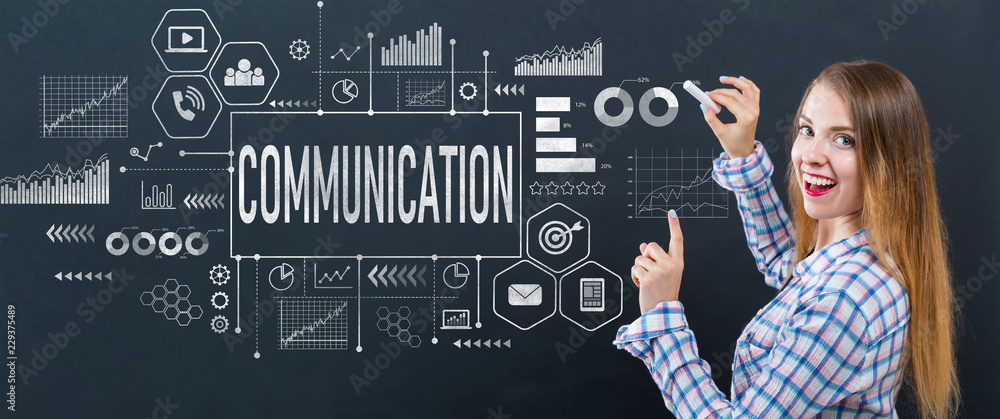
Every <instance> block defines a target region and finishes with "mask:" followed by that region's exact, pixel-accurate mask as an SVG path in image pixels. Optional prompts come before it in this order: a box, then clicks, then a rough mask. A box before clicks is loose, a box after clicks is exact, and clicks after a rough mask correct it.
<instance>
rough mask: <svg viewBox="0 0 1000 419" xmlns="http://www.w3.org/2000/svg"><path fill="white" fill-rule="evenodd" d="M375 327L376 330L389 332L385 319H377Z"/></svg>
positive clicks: (387, 322)
mask: <svg viewBox="0 0 1000 419" xmlns="http://www.w3.org/2000/svg"><path fill="white" fill-rule="evenodd" d="M376 326H378V330H381V331H383V332H384V331H386V330H389V321H388V320H386V319H378V324H376Z"/></svg>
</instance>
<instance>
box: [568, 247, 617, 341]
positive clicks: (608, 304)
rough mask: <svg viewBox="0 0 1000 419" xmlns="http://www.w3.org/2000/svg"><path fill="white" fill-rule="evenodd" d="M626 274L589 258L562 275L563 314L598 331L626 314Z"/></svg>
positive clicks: (583, 326) (590, 329)
mask: <svg viewBox="0 0 1000 419" xmlns="http://www.w3.org/2000/svg"><path fill="white" fill-rule="evenodd" d="M624 285H625V284H624V282H623V281H622V277H620V276H618V275H617V274H615V273H614V272H612V271H611V270H610V269H608V268H605V267H604V266H603V265H601V264H599V263H597V262H594V261H589V262H586V263H584V264H582V265H580V266H578V267H576V268H574V269H573V270H572V271H569V272H567V273H566V274H565V275H563V276H562V278H559V314H561V315H562V316H563V317H565V318H566V319H568V320H569V321H571V322H573V324H575V325H577V326H580V327H581V328H583V329H584V330H587V331H591V332H593V331H595V330H597V329H599V328H601V327H602V326H604V325H606V324H608V323H610V322H611V321H612V320H614V319H617V318H618V317H619V316H621V314H622V304H623V299H624V296H623V294H622V288H623V287H624Z"/></svg>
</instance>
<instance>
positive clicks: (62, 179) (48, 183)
mask: <svg viewBox="0 0 1000 419" xmlns="http://www.w3.org/2000/svg"><path fill="white" fill-rule="evenodd" d="M109 175H110V162H109V161H108V155H107V154H105V155H103V156H101V158H99V159H97V162H96V163H95V162H93V161H91V160H89V159H88V160H86V161H85V162H84V164H83V167H81V168H80V169H79V170H73V169H69V168H67V169H66V170H65V171H63V170H62V169H61V168H60V167H59V166H58V165H52V164H49V165H46V166H45V168H44V169H42V170H41V171H38V170H36V171H34V172H32V173H31V174H30V175H28V176H24V175H19V176H16V177H9V176H8V177H5V178H3V179H0V204H107V203H108V179H109Z"/></svg>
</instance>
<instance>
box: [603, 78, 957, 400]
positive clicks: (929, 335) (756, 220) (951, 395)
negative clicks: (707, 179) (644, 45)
mask: <svg viewBox="0 0 1000 419" xmlns="http://www.w3.org/2000/svg"><path fill="white" fill-rule="evenodd" d="M720 81H721V82H722V83H725V84H729V85H732V86H734V87H736V89H730V88H726V89H718V90H715V91H713V92H710V93H709V96H710V97H711V98H712V99H713V100H714V101H716V102H717V103H720V104H722V105H723V106H725V107H726V108H727V109H728V110H729V111H730V112H732V113H733V114H734V115H735V116H736V122H735V123H731V124H723V123H722V122H720V121H719V119H718V118H717V117H716V115H715V114H714V113H713V112H712V111H710V110H707V109H706V108H705V107H704V106H702V112H703V113H704V116H705V120H706V121H707V122H708V125H709V126H710V127H711V128H712V131H714V133H715V135H716V136H717V137H718V138H719V141H720V142H721V143H722V147H723V149H724V150H725V152H724V153H722V155H721V156H720V157H719V158H718V159H716V160H715V162H714V164H715V169H714V174H713V176H714V179H715V181H716V182H717V183H719V184H720V185H722V186H723V187H725V188H726V189H729V190H732V191H733V192H734V193H735V194H736V198H737V201H738V203H739V209H740V215H741V216H742V217H743V228H744V230H745V232H746V236H747V243H748V244H749V246H750V250H751V251H752V252H753V255H754V258H755V259H756V260H757V267H758V269H759V270H760V271H761V272H762V273H763V274H764V276H765V282H766V283H767V285H770V286H772V287H775V288H777V289H778V290H779V292H778V294H777V296H776V297H775V298H774V300H772V301H771V302H770V303H768V304H767V305H766V306H765V307H764V308H763V309H762V310H761V311H760V312H758V314H757V315H756V316H755V317H754V318H753V320H751V321H750V323H749V324H748V325H747V327H746V329H745V330H744V331H743V334H742V335H741V336H740V337H739V340H738V341H737V347H736V348H737V349H736V355H735V359H734V360H733V382H732V394H731V399H728V400H727V399H726V397H725V395H724V394H723V393H721V392H720V391H719V390H718V389H717V388H716V386H715V384H714V383H713V382H712V379H711V375H710V371H709V366H708V363H707V362H705V361H704V360H702V359H700V358H699V357H698V349H697V346H696V343H695V338H694V333H693V332H692V331H691V330H690V329H689V328H688V326H687V321H686V319H685V317H684V307H683V306H682V305H681V303H680V302H679V301H677V296H678V291H679V289H680V283H681V273H682V271H683V269H684V246H683V244H684V241H683V236H682V235H681V228H680V222H679V221H678V219H677V218H676V217H677V216H676V214H675V213H674V212H673V211H670V213H669V214H670V218H669V224H670V244H669V248H668V249H663V248H662V247H661V246H658V245H657V244H656V243H649V244H645V243H643V244H641V245H640V246H639V252H640V253H641V254H640V255H639V256H638V257H636V259H635V266H633V267H632V280H633V281H634V282H635V284H636V285H637V286H638V287H639V308H640V310H641V312H642V313H644V314H643V315H642V316H641V317H639V319H637V320H636V321H635V322H633V323H632V324H630V325H628V326H624V327H622V328H621V329H620V330H619V331H618V336H617V339H616V340H615V344H616V345H618V347H619V348H623V349H626V350H628V351H629V352H630V353H632V355H634V356H636V357H638V358H640V359H642V360H643V361H644V362H645V364H646V366H647V367H648V368H649V370H650V373H651V374H652V376H653V380H654V381H655V382H656V384H657V385H658V386H659V387H660V390H661V392H662V394H663V400H664V402H665V403H666V405H667V408H668V409H670V410H671V411H673V412H674V414H675V415H677V416H678V417H681V418H694V417H699V418H701V417H739V418H744V417H767V418H778V417H780V418H800V417H815V416H822V417H852V418H853V417H862V418H871V417H896V416H897V414H896V409H895V402H896V395H897V393H898V391H899V388H900V385H901V383H902V382H903V381H904V380H903V379H904V377H906V378H907V380H906V381H907V382H908V383H910V384H911V388H912V389H913V390H914V394H915V396H916V397H915V399H916V400H917V401H918V405H919V411H920V412H921V415H922V416H923V417H925V418H944V417H949V416H952V415H953V414H954V412H955V410H956V405H957V401H958V383H957V378H956V372H955V364H954V348H953V344H952V334H953V331H952V329H953V317H954V315H953V311H952V307H953V306H954V301H953V296H952V291H951V286H950V279H951V274H950V271H949V268H948V263H947V260H946V257H945V252H946V238H945V230H944V225H943V223H942V219H941V215H940V211H939V209H938V197H937V191H936V189H935V183H934V182H935V181H934V165H933V161H932V158H931V145H930V135H929V129H928V125H927V120H926V118H925V117H924V111H923V107H922V105H921V103H920V99H919V97H918V96H917V92H916V90H915V89H914V87H913V85H912V84H911V83H910V81H909V80H908V79H907V78H906V77H905V76H904V75H903V74H901V73H900V72H899V71H896V70H895V69H893V68H891V67H889V66H887V65H884V64H880V63H874V62H854V63H838V64H834V65H831V66H830V67H827V68H826V69H825V70H823V72H822V73H820V75H819V77H817V78H816V80H814V81H813V82H812V83H811V84H810V85H809V87H808V88H807V89H806V92H805V95H804V96H803V98H802V102H801V103H800V104H799V109H798V112H797V114H796V117H795V118H796V121H797V122H796V123H797V127H798V132H797V134H796V136H795V138H794V143H793V145H792V152H791V160H790V162H789V166H788V171H787V174H786V176H787V182H788V185H789V186H788V195H789V200H790V201H791V203H792V217H791V220H789V217H788V215H787V213H786V212H785V210H784V208H782V204H781V201H780V199H779V198H778V195H777V193H776V192H775V189H774V186H773V184H772V183H771V180H770V176H771V173H772V171H773V166H772V164H771V160H770V159H769V157H768V155H767V152H766V151H765V150H764V148H763V146H762V145H761V143H759V142H756V141H754V131H755V129H756V125H757V116H758V113H759V102H760V100H759V96H760V89H758V88H757V86H756V85H754V83H753V82H751V81H750V80H747V79H744V78H743V77H739V78H734V77H722V78H721V79H720ZM737 89H738V90H737ZM668 250H669V251H668Z"/></svg>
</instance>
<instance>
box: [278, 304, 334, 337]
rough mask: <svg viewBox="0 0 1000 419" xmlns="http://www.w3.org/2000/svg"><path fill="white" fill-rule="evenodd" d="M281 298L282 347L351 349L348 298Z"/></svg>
mask: <svg viewBox="0 0 1000 419" xmlns="http://www.w3.org/2000/svg"><path fill="white" fill-rule="evenodd" d="M278 301H279V302H278V339H279V342H278V349H283V350H311V349H312V350H316V349H318V350H346V349H347V313H348V311H347V301H345V300H334V299H298V298H281V299H280V300H278Z"/></svg>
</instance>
